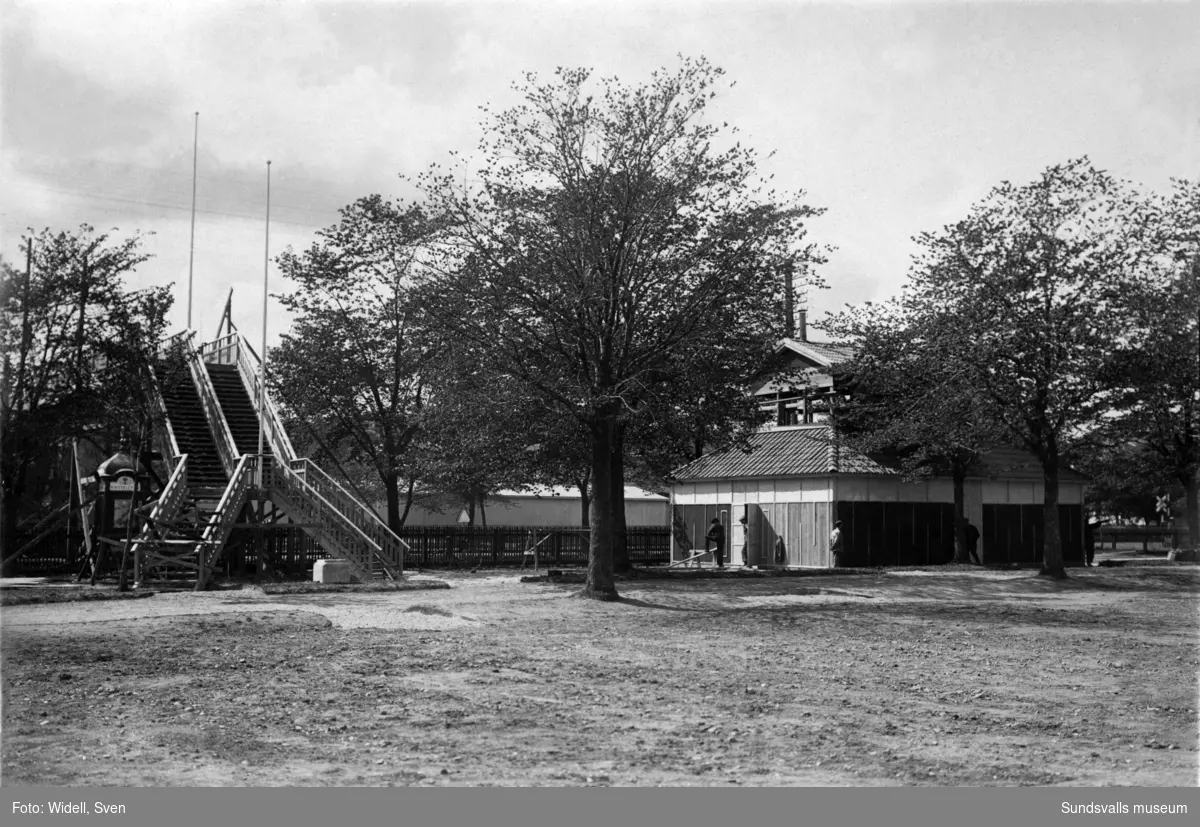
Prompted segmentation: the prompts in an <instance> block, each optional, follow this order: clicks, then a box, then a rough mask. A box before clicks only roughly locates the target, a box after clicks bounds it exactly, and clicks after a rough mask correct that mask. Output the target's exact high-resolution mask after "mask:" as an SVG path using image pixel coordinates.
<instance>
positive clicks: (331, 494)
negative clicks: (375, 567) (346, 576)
mask: <svg viewBox="0 0 1200 827" xmlns="http://www.w3.org/2000/svg"><path fill="white" fill-rule="evenodd" d="M291 467H292V470H293V471H295V472H296V473H297V474H298V475H299V477H300V479H301V480H303V481H304V482H306V483H307V484H308V485H310V486H312V488H313V489H314V490H315V491H316V492H317V493H318V494H320V495H321V496H322V497H324V498H325V499H326V500H327V501H328V502H329V503H330V504H331V505H333V507H334V508H336V509H337V510H338V511H340V512H341V513H342V515H343V516H345V517H346V519H348V520H349V521H350V522H352V523H354V525H355V526H357V527H358V529H359V530H360V531H362V532H363V533H364V534H366V535H367V536H368V537H370V538H371V540H372V541H373V542H374V543H375V544H376V545H377V546H379V548H380V550H381V553H382V554H383V555H384V557H385V558H387V560H388V562H389V563H391V565H392V566H394V567H395V568H397V569H398V570H400V571H403V570H404V552H405V550H409V551H411V550H412V547H411V546H409V545H408V543H406V542H404V541H403V540H402V539H400V538H399V537H398V536H396V534H395V532H393V531H392V530H391V529H390V528H388V525H387V523H385V522H384V521H383V520H381V519H380V518H379V516H378V515H377V514H376V513H375V510H374V509H372V508H370V507H369V506H367V505H366V504H364V503H363V502H362V501H361V500H358V499H357V498H355V497H354V496H353V495H352V494H351V493H350V492H349V491H347V490H346V489H345V488H343V487H342V485H341V484H340V483H339V482H338V481H337V480H335V479H334V478H333V477H331V476H329V474H327V473H326V472H325V471H324V470H323V469H322V468H321V466H319V465H317V464H316V463H315V462H313V461H312V460H310V459H308V458H303V459H296V460H292V462H291Z"/></svg>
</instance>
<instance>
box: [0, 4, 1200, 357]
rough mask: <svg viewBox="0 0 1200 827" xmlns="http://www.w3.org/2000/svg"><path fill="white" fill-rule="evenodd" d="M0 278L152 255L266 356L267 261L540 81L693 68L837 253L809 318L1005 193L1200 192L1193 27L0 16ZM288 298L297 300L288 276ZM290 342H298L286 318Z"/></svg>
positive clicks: (444, 7)
mask: <svg viewBox="0 0 1200 827" xmlns="http://www.w3.org/2000/svg"><path fill="white" fill-rule="evenodd" d="M0 21H2V22H0V25H2V29H0V56H2V61H0V93H2V95H3V97H2V98H0V119H2V122H3V123H2V131H0V141H2V143H0V242H2V244H0V254H2V255H4V256H5V257H6V258H8V259H10V260H16V261H19V260H21V257H22V253H21V249H20V237H21V234H22V233H23V232H24V231H25V228H27V227H34V228H38V229H40V228H43V227H51V228H54V229H66V228H71V227H74V226H76V225H78V224H79V223H81V222H87V223H90V224H92V225H94V226H96V227H98V228H102V229H110V228H118V229H119V231H120V232H121V233H129V232H132V231H134V230H141V231H143V232H153V233H154V235H153V236H152V237H151V238H150V239H149V240H148V243H147V249H148V251H149V252H151V253H153V254H154V256H155V258H154V259H153V260H152V261H151V262H150V263H148V264H146V265H144V266H143V267H142V268H141V270H139V272H138V274H137V275H136V277H135V278H134V279H133V283H135V284H137V285H144V284H149V283H158V284H165V283H169V282H174V283H175V284H176V285H177V288H178V292H177V296H178V298H177V302H176V308H175V321H176V324H177V326H178V327H182V326H183V325H184V322H185V318H186V308H187V280H188V244H189V232H190V216H191V197H192V189H191V187H192V148H193V126H194V120H193V117H194V116H193V113H194V112H196V111H199V112H200V118H199V184H198V188H197V219H196V244H195V264H194V267H195V288H194V298H193V327H195V328H197V329H198V330H199V331H200V332H201V334H202V335H203V336H205V337H206V338H207V337H210V336H211V335H212V333H213V332H215V328H216V325H217V323H218V320H219V317H220V312H221V308H222V306H223V304H224V300H225V296H226V294H227V293H228V291H229V290H230V288H232V289H233V291H234V306H235V320H236V321H237V323H238V325H239V327H241V328H242V329H243V331H245V332H246V333H247V334H248V335H250V336H252V337H253V340H254V341H257V339H258V337H259V336H260V335H261V333H260V331H261V314H262V309H261V296H262V278H263V261H264V253H265V251H266V250H265V246H266V245H265V243H264V241H265V239H264V220H263V216H264V210H265V203H266V198H265V188H266V183H265V181H266V176H265V170H266V161H267V160H268V159H270V160H271V161H272V167H271V169H272V197H271V202H272V206H271V217H272V221H271V235H270V253H271V255H272V256H274V255H276V254H278V253H279V252H281V251H282V250H283V249H285V248H286V247H287V246H289V245H291V246H293V247H297V248H299V247H303V246H307V245H308V244H309V243H310V241H311V239H312V237H313V232H314V231H315V230H317V229H318V228H320V227H323V226H327V225H329V224H331V223H333V222H335V221H336V220H337V210H338V208H339V207H340V206H342V205H344V204H346V203H348V202H350V201H352V200H354V199H355V198H357V197H359V196H362V195H366V194H369V193H376V192H378V193H384V194H386V195H395V196H403V195H405V194H406V193H407V190H406V188H405V186H404V184H403V182H402V181H401V179H400V177H399V176H400V175H403V174H409V175H411V174H416V173H418V172H420V171H421V170H422V169H424V168H425V167H426V166H427V165H428V164H430V163H431V162H434V161H445V160H447V158H448V153H449V152H450V151H451V150H460V151H466V152H470V151H471V150H472V149H473V148H474V147H475V146H476V144H477V142H478V139H479V137H480V131H479V113H478V107H479V106H481V105H483V104H491V105H493V106H503V105H505V104H506V103H509V102H511V101H512V100H513V98H512V93H511V89H510V87H511V84H512V82H513V81H515V80H517V79H518V77H519V76H520V75H521V73H523V72H525V71H527V70H532V71H535V72H538V73H541V74H543V75H548V74H549V73H551V72H552V71H553V70H554V68H555V67H556V66H560V65H565V66H584V67H590V68H592V69H593V70H594V71H595V72H596V74H598V75H601V76H609V75H616V76H618V77H620V78H621V79H622V80H623V81H625V82H627V83H632V82H638V81H640V80H642V79H645V78H647V77H648V75H649V73H650V72H651V71H652V70H654V69H655V68H658V67H662V66H666V67H673V66H675V65H677V63H676V55H678V54H681V53H682V54H684V55H688V56H700V55H703V56H706V57H708V58H709V60H710V61H711V62H713V63H715V64H716V65H718V66H721V67H722V68H724V69H725V70H726V72H727V75H726V76H727V78H728V79H730V80H732V81H734V83H735V86H734V87H733V88H732V89H730V90H728V91H727V92H725V93H723V94H722V96H721V97H720V98H719V99H718V101H717V103H716V108H717V112H716V116H717V117H721V118H723V119H726V120H728V121H730V122H731V123H733V124H735V125H737V126H738V127H739V128H740V130H741V131H742V137H743V139H744V141H745V142H746V143H748V144H750V145H752V146H753V147H755V148H756V149H758V150H759V151H760V152H761V153H762V154H763V155H766V154H767V153H770V152H774V154H773V155H772V156H770V158H769V159H767V160H766V161H765V163H764V167H765V170H766V171H767V172H768V173H772V174H774V176H775V183H776V184H777V185H778V186H779V187H780V188H781V189H785V190H791V191H795V190H804V191H805V192H806V193H807V196H806V200H807V201H808V202H809V203H811V204H814V205H819V206H824V207H826V208H827V209H828V212H827V213H826V214H825V215H824V216H823V217H821V218H819V219H817V220H816V221H814V222H813V225H812V235H813V238H814V239H815V240H817V241H820V242H822V243H825V244H829V245H833V246H835V247H836V248H837V250H836V252H835V253H834V254H833V255H832V258H831V261H830V263H829V265H828V266H827V267H826V268H825V270H824V277H825V279H826V281H827V282H828V284H829V285H830V288H831V289H829V290H826V291H822V292H820V293H818V294H815V295H813V296H811V297H810V305H811V308H812V311H813V313H814V315H815V316H819V315H821V314H822V313H823V312H824V311H827V310H829V309H833V308H838V307H841V306H843V305H845V304H856V303H860V302H863V301H867V300H871V299H879V298H884V297H886V296H889V295H891V294H893V293H895V292H896V290H897V289H898V287H899V286H900V284H901V283H902V282H903V279H904V275H905V272H906V269H907V265H908V260H909V256H910V254H911V252H912V248H911V242H910V239H911V237H912V236H913V235H914V234H915V233H918V232H920V231H922V230H926V229H936V228H938V227H940V226H942V225H943V224H945V223H947V222H949V221H952V220H954V219H956V218H957V217H959V216H961V215H963V214H964V212H965V211H966V210H967V209H968V208H969V206H970V205H971V204H972V203H973V202H975V201H977V200H979V199H980V198H982V197H983V196H984V195H986V193H987V191H988V190H989V189H990V188H991V187H992V186H994V185H995V184H997V183H999V182H1000V181H1002V180H1006V179H1007V180H1012V181H1027V180H1030V179H1032V178H1033V177H1035V176H1036V175H1037V173H1038V172H1039V171H1040V170H1042V169H1044V168H1045V167H1046V166H1048V165H1050V164H1053V163H1057V162H1061V161H1065V160H1067V159H1069V158H1073V157H1077V156H1080V155H1088V156H1089V157H1090V158H1091V159H1092V161H1093V162H1094V163H1095V164H1096V165H1098V166H1100V167H1102V168H1104V169H1107V170H1109V171H1110V172H1113V173H1114V174H1116V175H1118V176H1121V177H1124V178H1128V179H1131V180H1133V181H1135V182H1138V183H1140V184H1142V185H1144V186H1146V187H1149V188H1165V186H1166V185H1167V183H1168V181H1169V179H1170V178H1172V177H1190V178H1194V177H1197V176H1198V175H1200V48H1198V47H1197V43H1198V42H1200V3H1196V2H1177V3H1126V4H1117V3H1085V2H1074V3H1070V4H1063V5H1053V4H1042V3H1018V2H1008V3H1000V2H985V3H965V2H963V3H939V4H932V3H926V4H903V3H832V2H831V3H823V4H816V3H806V2H800V0H791V1H790V2H713V3H703V2H666V1H665V0H662V1H659V2H650V1H649V0H616V1H615V2H614V0H610V2H607V3H602V4H600V3H597V4H588V3H567V2H540V3H533V2H524V3H523V2H482V1H480V2H457V3H454V2H432V1H430V2H325V3H321V2H311V3H310V2H296V1H294V0H293V1H291V2H286V3H285V2H267V3H250V2H240V1H238V0H234V2H216V1H214V2H201V1H200V0H190V1H189V0H174V2H170V3H167V2H145V3H142V2H109V0H74V1H71V0H33V1H30V0H26V1H25V2H22V1H21V0H0ZM271 275H272V285H271V289H272V291H278V290H283V289H286V288H287V285H286V283H284V282H283V280H282V279H281V278H280V276H279V275H278V272H277V271H275V270H274V268H273V266H272V271H271ZM270 319H271V321H270V323H269V325H268V329H269V335H270V338H271V339H272V340H274V339H275V338H276V336H277V335H278V333H279V332H281V330H282V329H284V328H285V327H286V324H287V319H286V318H285V317H284V316H283V315H282V314H281V313H280V312H279V311H278V310H277V309H276V308H272V310H271V315H270Z"/></svg>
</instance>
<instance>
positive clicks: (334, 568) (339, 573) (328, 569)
mask: <svg viewBox="0 0 1200 827" xmlns="http://www.w3.org/2000/svg"><path fill="white" fill-rule="evenodd" d="M313 582H314V583H353V582H354V572H353V570H352V569H351V568H350V563H349V561H347V560H318V561H317V562H316V563H315V564H314V565H313Z"/></svg>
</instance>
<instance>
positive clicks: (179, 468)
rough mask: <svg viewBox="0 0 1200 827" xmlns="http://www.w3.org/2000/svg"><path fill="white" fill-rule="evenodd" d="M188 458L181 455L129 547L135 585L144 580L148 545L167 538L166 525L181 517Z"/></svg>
mask: <svg viewBox="0 0 1200 827" xmlns="http://www.w3.org/2000/svg"><path fill="white" fill-rule="evenodd" d="M187 460H188V455H187V454H182V455H181V456H180V457H179V461H178V462H177V463H176V464H175V470H174V471H172V472H171V477H170V479H168V480H167V484H166V485H164V486H163V490H162V491H160V492H159V494H158V500H157V501H156V502H155V503H154V506H153V507H152V508H151V509H150V516H149V518H148V519H147V521H146V526H145V528H143V529H142V531H141V533H140V534H139V535H138V537H137V539H136V540H134V541H133V543H132V545H131V546H130V548H129V550H130V552H132V555H133V582H134V584H135V585H137V584H139V583H141V582H142V557H143V555H144V554H145V551H146V546H147V545H148V544H150V543H153V542H154V541H155V540H159V539H165V537H166V534H167V529H166V528H165V526H167V525H169V524H170V523H173V522H175V520H177V519H178V518H179V512H180V511H181V510H182V509H183V503H184V500H186V499H187V493H188V484H187Z"/></svg>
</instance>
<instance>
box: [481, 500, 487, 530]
mask: <svg viewBox="0 0 1200 827" xmlns="http://www.w3.org/2000/svg"><path fill="white" fill-rule="evenodd" d="M486 499H487V494H480V495H479V521H480V522H481V523H482V524H483V527H484V528H487V506H486V505H485V504H484V501H485V500H486Z"/></svg>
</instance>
